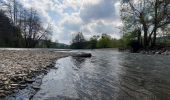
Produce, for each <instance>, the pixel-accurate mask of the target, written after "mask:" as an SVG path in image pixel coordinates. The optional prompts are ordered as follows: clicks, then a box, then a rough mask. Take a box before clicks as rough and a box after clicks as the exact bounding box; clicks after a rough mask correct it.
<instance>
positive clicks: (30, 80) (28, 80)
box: [25, 78, 34, 83]
mask: <svg viewBox="0 0 170 100" xmlns="http://www.w3.org/2000/svg"><path fill="white" fill-rule="evenodd" d="M25 81H26V82H27V83H32V82H34V80H33V79H29V78H27V79H26V80H25Z"/></svg>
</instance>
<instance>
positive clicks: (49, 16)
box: [20, 0, 122, 43]
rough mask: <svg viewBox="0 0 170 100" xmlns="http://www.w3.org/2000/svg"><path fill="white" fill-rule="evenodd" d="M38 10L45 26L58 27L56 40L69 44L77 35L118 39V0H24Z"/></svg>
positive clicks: (25, 4)
mask: <svg viewBox="0 0 170 100" xmlns="http://www.w3.org/2000/svg"><path fill="white" fill-rule="evenodd" d="M20 2H21V3H22V4H23V5H24V6H25V7H27V8H30V7H33V8H35V9H37V11H38V13H39V14H40V15H41V16H42V20H43V22H44V23H45V24H47V23H48V22H50V23H51V24H52V26H53V28H54V33H53V38H52V39H53V40H56V39H57V40H58V41H59V42H63V43H69V42H70V41H71V38H72V37H73V34H74V33H77V32H79V31H82V32H83V33H84V35H85V37H90V36H92V35H95V34H102V33H108V34H110V35H111V36H113V37H118V36H119V35H118V33H119V29H118V28H117V27H120V26H121V25H122V24H121V21H120V17H119V5H120V3H119V1H118V0H20Z"/></svg>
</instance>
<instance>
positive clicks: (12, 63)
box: [0, 50, 70, 98]
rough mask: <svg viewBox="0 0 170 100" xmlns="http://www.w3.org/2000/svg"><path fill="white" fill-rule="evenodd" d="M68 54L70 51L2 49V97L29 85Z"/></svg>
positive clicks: (0, 66) (0, 85)
mask: <svg viewBox="0 0 170 100" xmlns="http://www.w3.org/2000/svg"><path fill="white" fill-rule="evenodd" d="M67 56H70V53H67V52H61V51H55V50H0V98H1V97H5V96H7V95H9V94H12V93H15V92H17V90H19V89H23V88H25V87H27V83H33V82H34V81H35V80H34V78H33V77H35V76H37V75H38V74H40V73H46V72H47V71H48V69H50V68H53V67H54V65H55V61H56V60H57V59H59V58H62V57H67ZM35 88H36V87H35Z"/></svg>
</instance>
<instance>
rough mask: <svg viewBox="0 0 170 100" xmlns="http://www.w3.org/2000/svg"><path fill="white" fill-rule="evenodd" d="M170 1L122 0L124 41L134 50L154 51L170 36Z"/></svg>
mask: <svg viewBox="0 0 170 100" xmlns="http://www.w3.org/2000/svg"><path fill="white" fill-rule="evenodd" d="M169 5H170V0H138V1H135V0H122V2H121V19H122V21H123V25H124V26H123V29H122V31H123V33H124V35H123V37H122V38H123V40H124V43H125V46H127V45H126V44H130V46H131V47H132V48H134V50H138V49H140V48H144V49H152V48H154V47H156V46H157V45H158V43H159V41H158V40H160V38H164V39H165V37H169V36H170V8H169Z"/></svg>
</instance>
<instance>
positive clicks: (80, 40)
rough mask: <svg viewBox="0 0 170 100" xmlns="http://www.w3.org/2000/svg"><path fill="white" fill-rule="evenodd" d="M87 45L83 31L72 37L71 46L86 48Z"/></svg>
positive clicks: (73, 47)
mask: <svg viewBox="0 0 170 100" xmlns="http://www.w3.org/2000/svg"><path fill="white" fill-rule="evenodd" d="M85 47H86V40H85V38H84V36H83V33H81V32H78V33H77V34H76V36H75V37H74V38H73V39H72V44H71V48H72V49H84V48H85Z"/></svg>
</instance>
